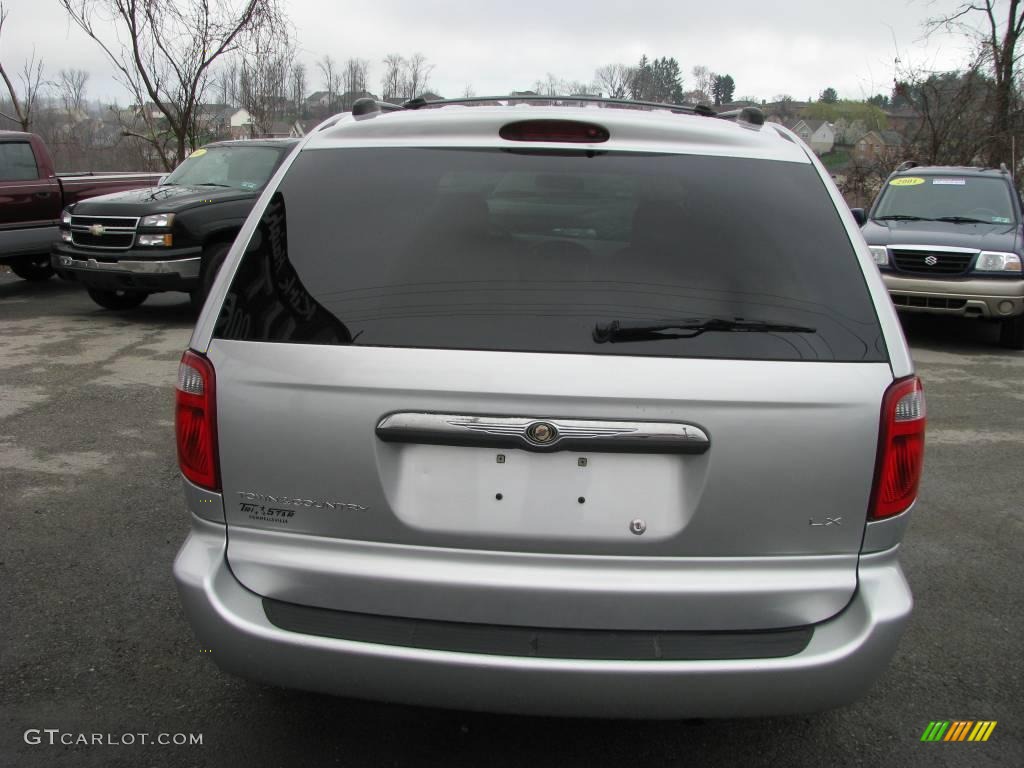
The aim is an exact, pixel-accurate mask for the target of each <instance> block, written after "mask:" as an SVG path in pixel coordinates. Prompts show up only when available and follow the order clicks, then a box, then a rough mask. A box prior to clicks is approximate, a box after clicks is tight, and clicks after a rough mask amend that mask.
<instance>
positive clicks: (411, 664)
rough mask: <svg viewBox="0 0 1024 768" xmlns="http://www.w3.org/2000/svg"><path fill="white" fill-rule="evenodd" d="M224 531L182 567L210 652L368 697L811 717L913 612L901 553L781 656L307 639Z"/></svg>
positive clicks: (837, 696)
mask: <svg viewBox="0 0 1024 768" xmlns="http://www.w3.org/2000/svg"><path fill="white" fill-rule="evenodd" d="M225 546H226V538H225V527H224V526H222V525H219V524H216V523H211V522H208V521H205V520H201V519H199V518H195V517H193V525H192V532H191V533H190V535H189V537H188V539H187V540H186V541H185V543H184V545H183V546H182V548H181V551H180V552H179V553H178V557H177V559H176V560H175V563H174V576H175V580H176V582H177V585H178V590H179V592H180V595H181V599H182V603H183V605H184V608H185V612H186V614H187V615H188V618H189V621H190V623H191V624H192V627H193V629H194V630H195V633H196V635H197V638H198V640H199V642H200V644H201V645H202V647H203V648H208V649H210V650H211V655H212V656H213V658H214V660H215V661H216V662H217V664H218V665H219V666H220V667H221V668H222V669H224V670H225V671H228V672H231V673H233V674H237V675H239V676H241V677H246V678H250V679H253V680H258V681H261V682H264V683H269V684H272V685H280V686H284V687H288V688H300V689H306V690H313V691H320V692H324V693H331V694H336V695H344V696H353V697H357V698H367V699H379V700H384V701H396V702H404V703H410V704H420V705H427V706H441V707H451V708H458V709H479V710H489V711H500V712H516V713H523V714H543V715H563V716H564V715H572V716H597V717H636V718H683V717H738V716H764V715H771V714H786V713H797V712H813V711H820V710H823V709H828V708H830V707H836V706H840V705H843V704H847V703H849V702H851V701H853V700H855V699H857V698H858V697H859V696H861V695H862V694H863V693H864V692H865V691H866V690H867V689H868V688H869V687H870V685H871V684H872V682H873V681H874V680H875V679H876V678H877V677H878V676H879V675H880V674H881V672H882V671H883V670H884V669H885V667H886V665H887V664H888V662H889V659H890V658H891V657H892V655H893V653H894V652H895V650H896V645H897V643H898V641H899V638H900V635H901V634H902V632H903V629H904V626H905V624H906V622H907V619H908V617H909V615H910V610H911V607H912V599H911V595H910V590H909V587H908V585H907V582H906V580H905V579H904V577H903V572H902V570H901V568H900V566H899V562H898V560H897V556H896V553H897V548H893V549H890V550H887V551H886V552H881V553H877V554H873V555H868V556H865V557H863V558H862V559H861V564H860V568H859V588H858V590H857V592H856V594H855V596H854V598H853V600H852V601H851V602H850V604H849V605H848V606H847V607H846V608H845V609H844V610H843V611H842V612H840V613H839V614H838V615H836V616H834V617H833V618H831V619H829V620H827V621H824V622H821V623H820V624H817V625H815V626H814V632H813V636H812V637H811V639H810V642H809V643H808V644H807V646H806V647H805V648H804V649H803V650H802V651H800V652H799V653H796V654H794V655H790V656H786V657H783V658H767V659H765V658H760V659H753V660H752V659H730V660H699V661H690V660H687V661H604V660H592V659H557V658H536V657H524V656H502V655H483V654H477V653H465V652H454V651H437V650H430V649H424V648H414V647H405V646H398V645H385V644H380V643H369V642H361V641H353V640H342V639H335V638H330V637H321V636H316V635H307V634H301V633H299V632H292V631H288V630H284V629H280V628H279V627H277V626H275V625H274V624H272V623H271V622H270V620H269V619H268V618H267V615H266V612H265V609H264V602H263V600H262V599H261V597H260V596H258V595H256V594H255V593H253V592H250V591H249V590H247V589H246V588H245V587H243V586H242V585H241V584H240V583H239V582H238V581H237V579H236V578H235V577H234V575H233V574H232V573H231V570H230V568H229V567H228V564H227V562H226V559H225Z"/></svg>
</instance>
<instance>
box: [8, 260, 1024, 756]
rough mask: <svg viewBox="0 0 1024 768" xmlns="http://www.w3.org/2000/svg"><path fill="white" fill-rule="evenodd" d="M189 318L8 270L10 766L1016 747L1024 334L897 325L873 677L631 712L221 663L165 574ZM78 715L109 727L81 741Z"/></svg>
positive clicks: (158, 303)
mask: <svg viewBox="0 0 1024 768" xmlns="http://www.w3.org/2000/svg"><path fill="white" fill-rule="evenodd" d="M193 321H194V317H193V315H192V313H191V310H190V309H189V306H188V301H187V297H185V296H184V294H164V295H161V296H155V297H151V298H150V300H149V301H148V302H147V303H146V304H144V305H143V306H141V307H140V308H138V309H137V310H133V311H131V312H127V313H121V314H117V313H112V312H108V311H105V310H101V309H99V308H98V307H96V306H95V305H93V303H92V302H91V301H90V300H89V298H88V297H87V296H86V295H85V293H84V292H83V291H81V290H80V289H79V288H77V287H75V286H72V285H68V284H65V283H61V282H59V281H58V280H56V279H54V280H51V281H49V282H46V283H42V284H30V283H26V282H24V281H21V280H19V279H17V278H15V277H14V276H13V275H11V274H9V273H7V272H4V271H2V270H0V766H19V768H20V767H21V766H25V767H26V768H28V767H31V766H47V767H49V766H132V767H133V768H135V767H136V766H224V767H225V768H227V767H230V766H245V767H246V768H254V767H260V766H289V767H290V766H320V765H340V766H516V767H517V768H521V767H522V766H587V767H588V768H596V767H597V766H618V765H624V766H625V765H628V766H707V767H708V768H712V767H715V766H734V765H744V766H747V765H749V766H756V765H773V766H778V765H783V766H929V767H931V766H945V765H951V766H953V765H955V766H1022V765H1024V705H1022V696H1024V677H1022V669H1024V664H1022V655H1024V654H1022V651H1024V640H1022V638H1024V610H1022V609H1024V600H1022V595H1024V588H1022V584H1024V578H1022V577H1024V566H1022V563H1024V546H1022V542H1024V525H1022V506H1024V504H1022V493H1021V487H1022V483H1021V478H1022V469H1024V467H1022V457H1024V352H1007V351H1006V350H1002V349H1000V348H999V347H998V346H997V345H996V336H997V334H996V329H995V328H994V327H993V326H988V325H983V324H981V323H978V322H967V321H958V320H955V319H947V318H938V319H936V318H929V317H914V318H910V319H908V320H907V321H906V322H905V326H906V330H907V335H908V338H909V339H910V341H911V344H912V347H913V351H914V358H915V360H916V362H917V365H918V369H919V373H920V374H921V376H922V377H923V379H924V382H925V388H926V392H927V397H928V408H929V414H928V418H929V427H928V452H927V459H926V467H925V477H924V481H923V485H922V491H921V497H920V502H919V506H918V508H917V509H916V510H915V512H914V518H913V522H912V524H911V527H910V530H909V532H908V534H907V537H906V539H905V541H904V551H903V556H902V561H903V564H904V567H905V570H906V572H907V576H908V579H909V580H910V583H911V587H912V588H913V591H914V597H915V600H916V606H915V611H914V616H913V621H912V624H911V626H910V629H909V630H908V632H907V634H906V635H905V637H904V639H903V642H902V644H901V646H900V649H899V652H898V653H897V655H896V658H895V660H894V661H893V663H892V665H891V666H890V668H889V669H888V671H887V672H886V674H885V675H884V676H883V677H882V679H881V680H880V681H879V682H878V683H877V684H876V685H875V687H874V688H873V689H872V690H871V692H870V694H869V695H868V696H867V697H866V698H864V699H863V700H861V701H860V702H858V703H857V704H855V705H853V706H850V707H846V708H843V709H839V710H833V711H830V712H826V713H822V714H818V715H813V716H806V717H788V718H771V719H761V720H707V721H683V722H634V721H597V720H564V719H551V718H531V717H512V716H507V715H490V714H480V713H470V712H458V711H448V710H443V709H422V708H416V707H406V706H399V705H390V704H381V703H371V702H363V701H355V700H350V699H343V698H332V697H327V696H320V695H313V694H307V693H302V692H294V691H283V690H277V689H272V688H267V687H263V686H260V685H256V684H252V683H248V682H244V681H241V680H237V679H234V678H232V677H229V676H228V675H225V674H223V673H221V672H220V671H219V670H218V669H217V668H216V666H215V665H214V663H213V661H212V659H211V657H210V656H209V655H207V654H204V653H203V652H202V649H201V648H200V647H199V646H198V644H197V643H196V641H195V639H194V638H193V636H192V633H191V630H190V629H189V627H188V625H187V624H186V622H185V619H184V616H183V614H182V611H181V608H180V606H179V604H178V597H177V593H176V591H175V589H174V584H173V581H172V578H171V562H172V560H173V559H174V556H175V554H176V552H177V550H178V547H179V546H180V544H181V542H182V541H183V539H184V538H185V535H186V532H187V530H188V519H187V515H186V513H185V512H184V507H183V504H182V499H181V492H180V482H179V475H178V470H177V465H176V460H175V455H174V451H175V449H174V434H173V421H172V419H173V413H172V407H173V390H172V386H173V382H174V377H175V374H176V371H177V364H178V360H179V358H180V356H181V351H182V349H183V348H184V346H185V345H186V343H187V341H188V338H189V334H190V331H191V325H192V323H193ZM932 720H995V721H997V722H998V725H997V726H996V728H995V730H994V731H993V732H992V736H991V737H990V739H989V741H988V742H985V743H967V742H964V743H948V742H946V743H922V742H921V741H920V737H921V735H922V732H923V731H924V729H925V727H926V726H927V725H928V723H929V721H932ZM47 729H48V730H49V733H48V732H47ZM26 732H28V733H27V735H26ZM93 734H97V735H99V736H100V737H101V741H104V742H106V743H88V744H82V743H81V740H82V736H84V737H85V738H86V740H87V741H91V740H93ZM140 734H146V737H145V741H147V742H150V743H142V741H143V738H142V737H141V736H140ZM161 734H167V737H166V740H168V741H172V742H173V740H175V739H179V740H180V738H184V739H186V741H187V740H188V739H195V738H196V735H199V737H200V738H201V740H202V743H201V744H189V743H186V744H181V745H175V744H174V743H171V744H166V745H164V744H158V743H153V742H155V741H156V740H157V739H160V738H164V737H162V736H161ZM179 735H183V736H179ZM129 737H130V738H129ZM51 738H52V740H53V741H54V743H53V744H50V743H49V742H50V740H51ZM62 739H63V740H64V741H68V740H70V741H73V742H76V743H72V744H61V740H62ZM36 740H38V742H39V743H30V742H33V741H36ZM129 741H131V742H134V743H128V742H129Z"/></svg>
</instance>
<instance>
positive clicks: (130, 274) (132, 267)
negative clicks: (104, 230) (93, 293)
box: [50, 246, 202, 292]
mask: <svg viewBox="0 0 1024 768" xmlns="http://www.w3.org/2000/svg"><path fill="white" fill-rule="evenodd" d="M201 258H202V248H199V247H196V248H176V249H174V250H170V251H163V252H160V253H159V254H155V253H153V252H151V251H145V252H143V253H139V252H138V251H136V250H131V251H121V252H119V253H118V254H117V255H116V256H111V255H110V254H109V252H108V253H102V254H94V253H91V252H82V251H79V250H78V249H71V248H65V247H62V246H54V247H53V250H52V252H51V256H50V262H51V264H53V268H54V269H55V270H56V271H57V274H58V275H60V277H62V278H63V279H65V280H70V281H72V282H78V283H83V284H84V285H87V286H91V287H93V288H100V289H105V290H138V291H150V292H155V291H185V292H189V291H192V290H193V289H194V288H195V287H196V286H197V285H198V284H199V268H200V264H201Z"/></svg>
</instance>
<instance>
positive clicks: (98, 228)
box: [89, 224, 107, 237]
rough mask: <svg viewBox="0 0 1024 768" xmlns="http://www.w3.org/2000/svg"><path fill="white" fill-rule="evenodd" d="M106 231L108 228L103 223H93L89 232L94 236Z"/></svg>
mask: <svg viewBox="0 0 1024 768" xmlns="http://www.w3.org/2000/svg"><path fill="white" fill-rule="evenodd" d="M106 231H107V228H106V227H104V226H103V225H102V224H93V225H92V226H90V227H89V234H90V235H93V236H94V237H99V236H100V235H102V234H103V233H104V232H106Z"/></svg>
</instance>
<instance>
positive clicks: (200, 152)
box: [189, 149, 924, 181]
mask: <svg viewBox="0 0 1024 768" xmlns="http://www.w3.org/2000/svg"><path fill="white" fill-rule="evenodd" d="M205 154H206V150H205V149H197V150H196V151H195V152H193V153H192V154H191V155H189V157H202V156H203V155H205ZM921 181H924V179H921Z"/></svg>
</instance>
